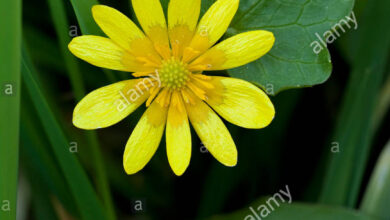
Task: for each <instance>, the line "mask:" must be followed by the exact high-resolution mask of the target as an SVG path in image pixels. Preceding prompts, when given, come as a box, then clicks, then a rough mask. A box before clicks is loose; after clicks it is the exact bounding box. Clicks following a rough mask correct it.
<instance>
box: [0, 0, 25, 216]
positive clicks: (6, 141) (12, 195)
mask: <svg viewBox="0 0 390 220" xmlns="http://www.w3.org/2000/svg"><path fill="white" fill-rule="evenodd" d="M0 14H1V17H2V18H1V19H0V28H1V29H2V31H1V34H0V48H1V49H0V62H1V64H0V89H1V91H0V106H1V107H0V219H2V220H11V219H15V218H16V191H17V179H18V157H19V156H18V154H19V109H20V60H21V59H20V58H21V55H20V49H21V47H20V42H21V31H22V3H21V0H14V1H1V2H0Z"/></svg>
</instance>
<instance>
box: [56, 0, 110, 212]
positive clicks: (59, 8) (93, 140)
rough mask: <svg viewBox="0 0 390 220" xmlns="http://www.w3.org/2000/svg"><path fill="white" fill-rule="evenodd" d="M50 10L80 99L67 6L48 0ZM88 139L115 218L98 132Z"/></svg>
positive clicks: (100, 187)
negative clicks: (70, 50)
mask: <svg viewBox="0 0 390 220" xmlns="http://www.w3.org/2000/svg"><path fill="white" fill-rule="evenodd" d="M48 4H49V8H50V12H51V15H52V18H53V21H54V27H55V29H56V33H57V37H58V40H59V44H60V49H61V52H62V56H63V58H64V60H65V65H66V68H67V72H68V73H69V76H70V81H71V85H72V88H73V91H74V94H75V97H76V100H77V101H79V100H81V99H82V98H83V97H84V96H85V88H84V85H83V80H82V77H81V73H80V69H79V66H78V64H77V60H76V58H75V57H74V56H73V55H72V54H71V53H70V52H69V50H68V46H67V45H68V42H70V36H69V35H68V29H67V27H69V24H68V20H67V17H66V12H65V6H64V4H63V2H62V1H61V0H48ZM86 136H87V140H88V143H89V146H90V152H91V156H92V161H93V164H94V169H95V174H96V178H95V184H96V185H97V188H98V192H99V193H100V194H101V197H102V198H103V203H104V206H105V207H106V210H107V214H108V216H109V219H115V211H114V205H113V203H112V198H111V193H110V188H109V184H108V180H107V175H106V171H105V166H104V162H103V158H102V154H101V152H100V149H99V142H98V139H97V135H96V132H86Z"/></svg>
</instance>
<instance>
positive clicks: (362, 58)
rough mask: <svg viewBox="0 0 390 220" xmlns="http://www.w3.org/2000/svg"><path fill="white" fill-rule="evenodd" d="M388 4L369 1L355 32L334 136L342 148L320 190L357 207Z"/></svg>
mask: <svg viewBox="0 0 390 220" xmlns="http://www.w3.org/2000/svg"><path fill="white" fill-rule="evenodd" d="M389 7H390V2H389V1H387V0H377V1H375V2H374V1H371V2H369V3H368V4H367V5H366V8H365V11H364V12H365V14H364V15H363V16H362V20H363V22H361V23H360V28H359V30H358V31H357V32H355V33H356V34H358V35H359V38H358V39H359V40H358V41H357V42H355V43H356V45H359V46H358V48H357V51H356V52H357V55H355V56H354V58H353V60H352V64H353V68H352V72H351V75H350V79H349V82H348V87H347V89H346V91H345V94H344V99H343V104H342V107H341V111H340V115H339V118H338V123H337V126H336V128H335V133H334V137H333V141H335V142H337V143H338V145H339V146H340V149H341V150H340V152H339V153H336V154H334V155H332V156H331V158H330V161H329V165H328V167H327V173H326V176H325V181H324V186H323V190H322V193H321V201H322V202H324V203H330V204H338V205H347V206H349V207H354V206H355V205H356V202H357V199H358V195H359V191H360V186H361V183H362V178H363V174H364V171H365V169H366V163H367V158H368V157H369V154H370V147H371V146H372V139H373V137H374V134H375V131H376V129H377V128H374V127H373V125H374V123H373V119H374V114H375V112H376V111H375V108H376V107H377V104H378V101H379V94H380V90H381V86H382V82H383V80H384V76H385V73H386V65H387V57H388V53H389V49H390V30H389V29H388V28H387V27H388V26H389V25H390V20H389V19H387V16H388V11H387V9H388V8H389Z"/></svg>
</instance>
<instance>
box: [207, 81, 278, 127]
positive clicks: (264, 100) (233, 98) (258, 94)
mask: <svg viewBox="0 0 390 220" xmlns="http://www.w3.org/2000/svg"><path fill="white" fill-rule="evenodd" d="M211 83H212V84H213V85H214V89H210V90H208V91H207V97H208V99H207V103H208V104H209V105H210V106H211V107H212V108H213V109H214V110H215V111H216V112H217V113H218V114H219V115H221V116H222V117H223V118H224V119H226V120H227V121H229V122H230V123H233V124H236V125H238V126H241V127H244V128H264V127H266V126H268V125H269V124H270V123H271V121H272V120H273V118H274V116H275V109H274V106H273V104H272V102H271V100H270V99H269V98H268V96H267V95H266V94H265V93H264V92H263V91H262V90H261V89H259V88H257V87H256V86H254V85H253V84H251V83H249V82H247V81H244V80H241V79H235V78H230V77H214V76H213V77H212V81H211Z"/></svg>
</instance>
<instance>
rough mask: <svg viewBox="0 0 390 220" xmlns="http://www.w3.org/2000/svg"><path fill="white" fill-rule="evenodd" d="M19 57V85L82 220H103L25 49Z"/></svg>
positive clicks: (83, 172) (100, 207)
mask: <svg viewBox="0 0 390 220" xmlns="http://www.w3.org/2000/svg"><path fill="white" fill-rule="evenodd" d="M23 52H24V53H23V57H22V76H23V82H24V83H25V84H26V86H27V90H28V92H29V94H30V96H31V98H32V101H33V104H34V107H35V109H36V110H37V113H38V116H39V119H40V121H41V123H42V125H43V128H44V130H45V133H46V135H47V136H48V138H49V142H50V144H51V147H52V148H53V152H54V155H55V156H56V159H57V161H58V163H59V166H60V167H61V170H62V172H63V174H64V176H65V179H66V182H67V184H68V185H69V188H70V190H71V193H72V196H73V197H74V198H75V202H76V206H77V207H78V209H79V212H80V214H81V217H82V219H85V220H92V219H93V220H98V219H101V220H103V219H107V218H106V213H105V211H104V210H103V208H102V205H101V204H100V201H99V200H98V198H97V195H96V193H95V192H94V189H93V187H92V185H91V183H90V181H89V179H88V177H87V175H86V173H85V171H84V170H83V168H82V167H81V165H80V164H79V162H78V160H77V159H76V157H75V156H74V155H73V154H72V153H71V152H70V151H69V142H68V140H67V138H66V136H65V135H64V133H63V131H62V130H61V126H60V125H59V124H58V122H57V120H56V119H55V117H54V114H53V112H52V111H51V109H50V107H49V104H48V103H47V101H46V99H45V97H44V96H43V93H42V91H41V90H40V88H41V87H40V86H39V84H38V81H37V77H36V72H35V70H34V68H33V66H32V64H31V61H30V59H29V57H28V56H27V54H26V52H25V50H23Z"/></svg>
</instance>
